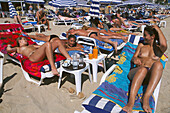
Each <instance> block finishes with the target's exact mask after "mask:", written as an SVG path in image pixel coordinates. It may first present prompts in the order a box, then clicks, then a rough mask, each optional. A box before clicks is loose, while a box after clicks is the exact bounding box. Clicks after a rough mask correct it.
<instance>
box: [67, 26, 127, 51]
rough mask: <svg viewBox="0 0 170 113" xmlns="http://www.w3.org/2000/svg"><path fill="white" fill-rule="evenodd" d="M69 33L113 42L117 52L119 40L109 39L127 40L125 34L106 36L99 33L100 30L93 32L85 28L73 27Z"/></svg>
mask: <svg viewBox="0 0 170 113" xmlns="http://www.w3.org/2000/svg"><path fill="white" fill-rule="evenodd" d="M68 34H71V35H79V36H86V37H91V38H95V39H97V40H99V41H103V42H106V43H109V44H111V45H112V46H113V47H114V48H115V52H117V42H112V41H111V40H109V39H123V40H127V37H124V36H113V35H112V36H105V35H100V34H98V32H93V31H91V30H83V29H77V30H75V29H73V28H71V29H70V30H69V31H68V32H67V36H68Z"/></svg>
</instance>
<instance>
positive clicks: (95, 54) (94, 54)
mask: <svg viewBox="0 0 170 113" xmlns="http://www.w3.org/2000/svg"><path fill="white" fill-rule="evenodd" d="M97 57H98V49H97V47H96V46H95V47H94V49H93V58H95V59H97Z"/></svg>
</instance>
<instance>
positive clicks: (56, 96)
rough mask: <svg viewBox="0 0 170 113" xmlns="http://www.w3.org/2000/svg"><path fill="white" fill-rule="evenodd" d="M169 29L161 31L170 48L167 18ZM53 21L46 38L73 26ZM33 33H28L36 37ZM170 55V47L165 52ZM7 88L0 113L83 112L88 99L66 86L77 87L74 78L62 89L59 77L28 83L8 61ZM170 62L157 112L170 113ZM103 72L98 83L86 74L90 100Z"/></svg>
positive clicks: (85, 87) (85, 88) (84, 80)
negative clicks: (83, 104) (85, 99)
mask: <svg viewBox="0 0 170 113" xmlns="http://www.w3.org/2000/svg"><path fill="white" fill-rule="evenodd" d="M5 20H9V21H11V23H12V22H13V19H10V18H0V23H3V22H4V21H5ZM165 20H166V22H167V26H166V28H161V29H162V31H163V33H164V35H165V37H166V39H167V43H168V47H169V45H170V41H169V40H170V32H169V31H170V18H166V19H165ZM52 22H53V21H50V28H51V30H50V31H49V30H46V31H45V32H43V33H44V34H46V35H51V34H55V35H58V36H59V35H60V34H61V33H62V32H66V31H67V30H68V29H69V28H70V27H71V26H70V25H68V26H65V25H57V26H53V24H52ZM35 33H37V31H36V32H31V33H28V34H35ZM165 53H166V55H167V56H170V48H168V49H167V51H166V52H165ZM3 69H4V71H3V72H4V73H3V81H4V84H3V87H2V89H1V91H0V99H2V100H1V102H0V113H73V112H74V111H75V110H78V111H82V110H83V108H82V107H81V104H82V102H83V101H84V100H79V99H74V98H73V97H72V96H71V95H70V94H69V93H68V92H67V91H66V90H64V88H62V87H63V86H64V87H67V88H69V87H72V88H74V89H75V88H76V87H75V82H74V77H73V76H65V77H63V81H62V87H61V88H60V89H58V88H57V87H58V77H54V78H52V79H45V84H42V85H41V86H38V85H37V84H34V83H31V82H28V81H27V80H26V79H25V77H24V75H23V73H22V70H21V68H20V66H19V65H17V64H15V63H12V62H11V61H6V62H5V63H4V68H3ZM169 73H170V63H169V62H168V63H167V65H166V68H165V69H164V71H163V76H162V82H161V88H160V92H159V98H158V104H157V109H156V113H170V77H169ZM102 75H103V71H99V72H98V80H97V83H94V82H91V83H90V81H89V78H88V73H87V72H84V73H83V74H82V92H83V93H84V95H85V96H86V98H88V97H89V96H90V95H91V94H92V92H93V91H94V90H95V89H96V88H97V87H98V86H99V82H100V79H101V77H102Z"/></svg>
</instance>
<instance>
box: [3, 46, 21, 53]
mask: <svg viewBox="0 0 170 113" xmlns="http://www.w3.org/2000/svg"><path fill="white" fill-rule="evenodd" d="M17 49H18V47H14V48H12V47H11V45H9V44H8V45H7V48H6V51H7V52H8V53H13V52H17Z"/></svg>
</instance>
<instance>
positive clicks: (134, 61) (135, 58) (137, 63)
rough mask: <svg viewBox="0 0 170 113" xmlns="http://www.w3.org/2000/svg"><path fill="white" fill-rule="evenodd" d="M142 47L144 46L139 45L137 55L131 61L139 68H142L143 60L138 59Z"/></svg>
mask: <svg viewBox="0 0 170 113" xmlns="http://www.w3.org/2000/svg"><path fill="white" fill-rule="evenodd" d="M142 46H143V44H142V43H139V45H138V47H137V49H136V51H135V54H134V55H133V57H132V59H131V61H132V62H133V63H134V64H135V65H137V66H140V65H141V64H142V62H141V60H140V59H139V58H138V55H139V53H140V49H141V47H142Z"/></svg>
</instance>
